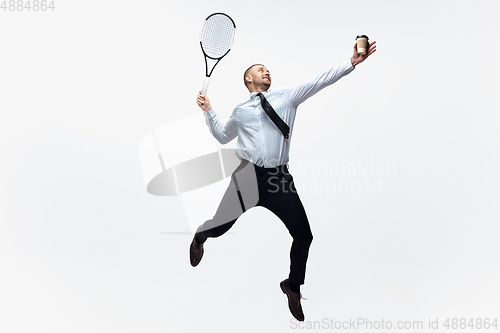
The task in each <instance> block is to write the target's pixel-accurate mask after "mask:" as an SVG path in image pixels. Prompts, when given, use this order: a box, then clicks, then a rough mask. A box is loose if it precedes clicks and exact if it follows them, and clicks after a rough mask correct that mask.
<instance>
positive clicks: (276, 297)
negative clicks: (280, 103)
mask: <svg viewBox="0 0 500 333" xmlns="http://www.w3.org/2000/svg"><path fill="white" fill-rule="evenodd" d="M25 2H27V1H25ZM55 7H56V8H55V10H54V11H46V12H41V11H39V12H34V11H31V12H27V11H26V10H24V11H9V10H6V11H4V10H3V9H2V10H0V61H1V70H0V112H1V116H2V118H1V119H2V120H1V122H0V152H1V163H0V199H1V201H0V202H1V206H0V219H1V223H0V295H1V296H0V330H1V331H2V332H9V333H10V332H51V333H54V332H286V331H294V330H295V328H294V327H293V325H292V323H291V322H290V318H291V315H290V313H289V311H288V308H287V304H286V303H287V302H286V297H285V296H284V295H283V294H282V293H281V291H280V289H279V282H280V281H281V280H283V279H284V278H286V277H287V274H288V265H289V263H288V260H289V259H288V252H289V246H290V242H291V238H290V236H289V235H288V233H287V231H286V229H285V228H284V226H283V225H282V223H281V222H280V221H279V220H278V219H277V218H276V217H274V216H273V215H272V214H271V213H269V212H267V211H265V210H264V209H259V208H256V209H253V210H251V211H249V212H247V213H246V214H245V215H243V216H242V217H241V218H240V220H239V221H238V223H237V224H236V225H235V226H234V227H233V228H232V230H231V232H232V233H230V234H228V235H225V236H223V237H221V238H219V239H217V240H208V242H207V243H206V246H205V249H206V252H205V257H204V259H203V261H202V263H201V264H200V266H198V267H197V268H192V267H191V266H190V264H189V262H188V260H189V259H188V247H189V244H190V242H191V238H192V236H191V235H188V234H183V233H182V231H185V230H188V227H187V224H186V222H185V214H184V212H183V210H182V206H181V205H180V202H179V199H178V198H176V197H157V196H152V195H149V194H148V193H147V192H146V187H145V184H144V181H143V178H142V171H141V166H140V161H139V154H138V146H139V142H140V141H141V140H142V138H143V137H145V136H146V135H147V134H148V133H150V132H151V131H152V130H154V129H156V128H158V127H160V126H162V125H164V124H166V123H168V122H170V121H173V120H175V119H179V118H182V117H184V116H186V115H190V114H193V113H196V112H201V110H200V109H199V108H198V107H197V105H196V104H195V98H196V94H197V92H198V91H199V90H200V89H201V86H202V83H203V79H204V63H203V57H202V54H201V50H200V48H199V43H198V37H199V31H200V29H201V26H202V22H203V19H204V18H205V17H206V16H208V14H210V13H212V12H217V11H222V12H225V13H227V14H229V15H231V16H232V17H233V19H234V20H235V22H236V24H237V27H238V32H237V35H236V43H235V46H234V49H233V50H232V51H231V52H230V53H229V55H228V56H227V58H225V59H224V60H223V61H222V62H221V63H220V64H219V65H218V67H217V68H216V70H215V72H214V75H213V79H212V81H211V85H210V88H209V96H210V98H211V101H212V105H213V106H214V108H215V109H216V111H217V112H218V114H219V116H220V117H221V119H223V120H224V121H225V120H226V119H227V118H228V117H229V115H230V113H231V111H232V108H233V107H234V106H235V105H236V104H238V103H239V102H242V101H244V100H245V99H246V98H248V94H247V92H246V91H245V88H244V86H243V84H242V73H243V71H244V70H245V69H246V68H247V67H248V66H249V65H251V64H253V63H264V64H265V65H266V66H267V67H268V68H269V69H270V70H271V74H272V77H273V85H275V86H285V85H291V84H296V83H299V82H301V81H303V80H306V79H308V78H309V77H311V76H312V75H314V74H316V73H317V72H319V71H321V70H323V69H326V68H328V67H329V66H334V65H337V64H340V63H342V62H344V61H347V60H348V59H349V57H350V56H351V54H352V47H353V44H354V38H355V36H356V35H358V34H367V35H368V36H369V37H370V39H371V40H376V41H377V52H376V53H375V54H374V55H373V56H372V57H370V58H369V59H368V60H367V61H366V62H365V63H363V64H361V65H359V67H358V68H356V69H355V70H354V71H353V72H352V73H351V74H349V75H348V76H347V77H345V78H343V79H341V80H340V81H339V82H337V83H336V84H334V85H333V86H332V87H328V88H326V89H325V90H324V91H321V92H320V93H318V95H316V96H314V97H313V98H311V99H310V100H309V101H307V102H306V103H304V104H303V105H302V106H301V107H300V108H299V110H298V115H297V119H296V123H295V129H294V138H293V144H292V150H291V155H290V159H291V161H290V165H291V172H292V174H293V175H294V178H295V180H296V182H297V187H298V189H299V193H300V194H301V198H302V200H303V203H304V205H305V207H306V210H307V212H308V216H309V220H310V222H311V226H312V230H313V234H314V236H315V239H314V241H313V244H312V247H311V251H310V257H309V258H310V259H309V262H308V271H307V277H306V284H305V285H304V286H303V288H302V292H303V295H304V296H305V297H306V298H308V300H307V301H303V307H304V312H305V315H306V320H310V321H322V320H323V319H324V318H327V319H328V320H329V319H333V320H349V319H354V320H355V319H356V318H367V319H368V320H372V321H377V320H381V319H384V320H386V321H387V320H390V321H393V322H394V323H396V322H397V321H399V320H402V321H406V320H408V321H422V322H423V323H424V324H425V325H426V326H425V327H427V323H428V320H429V318H431V319H433V320H434V319H436V318H439V320H440V325H441V324H442V322H443V321H444V320H445V319H446V318H468V319H470V318H494V317H495V316H497V317H498V314H499V310H500V299H499V295H500V288H499V285H498V281H499V280H500V267H499V264H498V253H499V250H500V246H499V242H498V237H499V235H500V227H499V224H498V221H499V220H500V209H499V203H500V191H499V189H500V187H499V185H500V154H499V153H500V151H499V143H500V134H499V133H500V116H499V115H498V110H499V102H498V99H497V97H496V96H495V95H496V94H495V93H497V92H498V90H499V84H498V74H499V65H498V60H497V58H498V54H499V52H500V47H499V43H498V31H500V29H499V28H500V24H499V23H498V17H497V16H498V12H499V10H500V4H499V3H498V1H494V0H492V1H444V0H440V1H356V2H347V1H326V0H322V1H315V0H312V1H284V0H279V1H273V0H268V1H255V2H237V1H158V0H145V1H141V2H139V1H135V2H134V1H129V0H127V1H111V0H107V1H93V0H90V1H70V0H55ZM178 144H179V145H182V142H179V143H178ZM335 167H338V168H337V169H335ZM342 168H345V171H344V170H343V169H342ZM377 170H379V171H377ZM339 177H340V178H339ZM342 182H344V183H342ZM361 184H363V186H364V187H363V188H360V187H359V186H360V185H361ZM365 184H371V186H373V185H374V184H375V188H373V187H365ZM342 185H344V187H342ZM334 186H336V187H334ZM374 189H375V190H374ZM214 209H215V207H214ZM207 218H209V217H207ZM201 222H203V221H200V223H201ZM175 232H178V234H176V233H175ZM321 330H322V329H319V328H318V329H317V331H321ZM310 331H312V330H310ZM359 331H364V330H362V329H360V330H359ZM366 331H371V330H366ZM407 331H411V330H407Z"/></svg>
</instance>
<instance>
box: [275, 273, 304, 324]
mask: <svg viewBox="0 0 500 333" xmlns="http://www.w3.org/2000/svg"><path fill="white" fill-rule="evenodd" d="M280 287H281V290H282V291H283V294H286V296H287V297H288V308H289V309H290V312H291V313H292V315H293V316H294V317H295V319H297V320H298V321H304V312H302V306H301V305H300V299H301V298H302V294H300V293H294V292H293V291H292V290H291V289H290V285H289V284H288V279H286V280H283V281H281V283H280Z"/></svg>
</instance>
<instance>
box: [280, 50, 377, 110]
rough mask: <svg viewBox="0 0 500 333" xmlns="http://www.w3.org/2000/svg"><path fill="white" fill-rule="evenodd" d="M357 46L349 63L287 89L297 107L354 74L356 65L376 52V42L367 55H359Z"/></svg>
mask: <svg viewBox="0 0 500 333" xmlns="http://www.w3.org/2000/svg"><path fill="white" fill-rule="evenodd" d="M356 45H357V44H356V43H355V44H354V51H353V56H352V57H351V59H349V61H346V62H345V63H343V64H341V65H339V66H336V67H333V68H330V69H328V70H326V71H324V72H321V73H319V74H318V75H316V76H314V77H313V78H311V79H310V80H309V81H306V82H304V83H301V84H298V85H296V86H292V87H289V88H287V90H288V91H287V93H288V95H289V97H290V99H291V100H292V101H293V103H294V104H295V106H298V105H299V104H301V103H302V102H304V101H305V100H306V99H308V98H309V97H311V96H313V95H314V94H316V93H317V92H318V91H320V90H321V89H323V88H325V87H328V86H329V85H331V84H333V83H335V82H337V81H338V80H339V79H340V78H342V77H343V76H345V75H347V74H349V73H350V72H352V71H353V70H354V67H355V66H356V65H358V64H360V63H362V62H363V61H365V59H366V58H368V57H369V56H370V55H371V54H373V53H374V52H375V51H376V49H375V48H376V46H375V41H374V42H371V43H370V48H369V50H368V52H367V53H366V54H365V55H360V54H358V50H357V47H356Z"/></svg>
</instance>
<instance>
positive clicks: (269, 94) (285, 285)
mask: <svg viewBox="0 0 500 333" xmlns="http://www.w3.org/2000/svg"><path fill="white" fill-rule="evenodd" d="M375 51H376V46H375V42H371V43H370V45H369V50H368V52H367V53H366V55H360V54H358V52H357V48H356V44H355V45H354V52H353V56H352V57H351V59H350V60H349V61H346V62H345V63H343V64H341V65H339V66H336V67H333V68H330V69H328V70H326V71H323V72H321V73H320V74H318V75H316V76H315V77H313V78H312V79H310V80H309V81H307V82H304V83H301V84H298V85H296V86H292V87H286V88H281V87H278V88H275V89H270V87H271V74H270V72H269V70H268V69H267V68H266V67H265V66H264V65H261V64H257V65H253V66H251V67H249V68H248V69H247V70H246V71H245V73H244V77H243V79H244V83H245V86H246V87H247V89H248V91H249V92H250V98H249V99H248V100H247V101H246V102H243V103H241V104H239V105H237V106H236V107H235V108H234V110H233V112H232V114H231V116H230V118H229V120H228V121H227V123H226V124H222V123H221V122H220V120H219V118H218V117H217V114H216V113H215V111H214V109H212V106H211V104H210V100H209V99H208V97H207V96H205V95H203V94H202V92H201V91H200V93H199V95H198V98H197V104H198V105H199V107H200V108H201V109H202V110H203V111H204V114H205V117H206V122H207V125H208V127H209V130H210V132H211V133H212V134H213V136H214V137H215V138H216V139H217V140H218V141H219V142H220V143H222V144H225V143H228V142H229V141H231V140H233V139H234V138H236V137H238V141H237V143H236V155H237V157H238V158H239V159H240V160H241V161H242V163H241V165H240V167H238V169H237V170H236V171H235V172H234V173H233V176H232V179H231V183H230V186H229V188H228V190H227V191H226V193H225V195H224V197H223V199H222V201H221V203H220V205H219V208H218V209H217V212H216V214H215V216H214V217H213V219H211V220H208V221H206V222H205V223H203V224H202V225H200V227H199V228H198V229H197V231H196V234H195V236H194V238H193V241H192V243H191V246H190V260H191V265H192V266H193V267H194V266H197V265H198V264H199V262H200V260H201V258H202V256H203V252H204V249H203V243H204V242H205V241H206V240H207V238H215V237H219V236H221V235H222V234H224V233H225V232H227V231H228V230H229V229H230V228H231V227H232V226H233V224H234V223H235V222H236V220H237V218H238V217H239V215H241V214H242V213H243V212H244V211H245V210H248V209H249V208H251V207H253V206H261V207H265V208H267V209H269V210H270V211H271V212H273V213H274V214H276V215H277V216H278V217H279V218H280V219H281V220H282V221H283V223H284V224H285V226H286V228H287V229H288V231H289V233H290V235H291V236H292V238H293V242H292V247H291V250H290V274H289V276H288V279H285V280H284V281H282V282H281V283H280V287H281V290H282V291H283V293H285V294H286V295H287V297H288V306H289V309H290V312H291V313H292V315H293V316H294V317H295V318H296V319H297V320H299V321H303V320H304V313H303V311H302V306H301V303H300V300H301V298H302V295H301V293H300V285H302V284H304V279H305V272H306V262H307V257H308V253H309V247H310V245H311V242H312V239H313V236H312V233H311V229H310V226H309V221H308V219H307V215H306V212H305V210H304V207H303V206H302V203H301V200H300V198H299V196H298V194H297V190H296V189H295V186H294V184H293V177H292V176H291V175H290V173H289V172H288V167H287V162H288V153H289V151H290V141H291V138H292V135H293V124H294V120H295V114H296V111H297V107H298V106H299V105H300V104H301V103H302V102H304V101H305V100H306V99H308V98H309V97H311V96H313V95H314V94H316V93H317V92H318V91H320V90H321V89H323V88H325V87H327V86H329V85H331V84H333V83H335V82H336V81H338V80H339V79H340V78H342V77H343V76H345V75H347V74H349V73H350V72H351V71H353V70H354V68H355V66H357V65H358V64H360V63H361V62H363V61H364V60H365V59H366V58H368V57H369V56H370V55H371V54H373V53H374V52H375ZM248 168H251V170H250V171H252V172H253V171H254V175H255V178H256V182H257V188H258V200H256V202H255V203H252V204H250V206H249V205H248V203H247V202H244V200H242V196H243V197H244V196H245V191H246V190H245V187H247V188H248V185H246V186H245V185H243V186H242V184H241V183H245V181H244V180H243V181H238V180H237V178H238V177H236V176H235V174H237V173H238V171H239V172H240V173H241V174H243V176H242V177H243V179H244V178H245V177H247V179H249V178H248V176H244V175H245V174H246V175H248V174H249V172H248V171H249V169H248ZM245 169H246V173H245ZM240 178H241V177H240ZM239 183H240V184H239ZM234 188H236V189H237V192H235V191H234V190H231V189H234ZM236 193H237V194H236ZM238 202H239V203H240V204H241V209H240V210H239V211H240V213H239V215H238V214H236V215H238V216H234V214H233V216H232V217H231V218H230V219H231V220H228V219H229V218H228V216H229V215H228V214H227V212H228V211H229V210H233V211H234V208H235V206H238ZM245 203H246V205H245ZM245 206H247V207H245ZM237 208H238V209H239V207H237Z"/></svg>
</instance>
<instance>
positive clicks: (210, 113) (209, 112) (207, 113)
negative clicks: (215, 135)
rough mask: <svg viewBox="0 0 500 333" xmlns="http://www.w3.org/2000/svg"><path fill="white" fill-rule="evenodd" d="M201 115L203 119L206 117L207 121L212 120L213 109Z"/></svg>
mask: <svg viewBox="0 0 500 333" xmlns="http://www.w3.org/2000/svg"><path fill="white" fill-rule="evenodd" d="M203 113H204V114H205V117H206V118H207V119H212V118H213V117H214V116H215V111H214V109H213V108H212V109H210V110H208V111H205V112H203Z"/></svg>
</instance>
